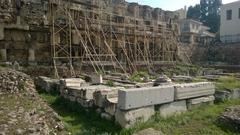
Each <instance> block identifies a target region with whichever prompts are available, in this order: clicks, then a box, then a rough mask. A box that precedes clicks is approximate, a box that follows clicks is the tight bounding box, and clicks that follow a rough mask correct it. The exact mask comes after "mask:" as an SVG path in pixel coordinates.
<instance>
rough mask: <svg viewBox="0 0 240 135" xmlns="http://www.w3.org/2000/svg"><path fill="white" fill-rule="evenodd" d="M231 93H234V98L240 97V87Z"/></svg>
mask: <svg viewBox="0 0 240 135" xmlns="http://www.w3.org/2000/svg"><path fill="white" fill-rule="evenodd" d="M231 93H232V99H239V98H240V89H233V90H232V91H231Z"/></svg>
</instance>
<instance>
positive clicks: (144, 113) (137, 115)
mask: <svg viewBox="0 0 240 135" xmlns="http://www.w3.org/2000/svg"><path fill="white" fill-rule="evenodd" d="M154 114H155V110H154V106H149V107H144V108H139V109H133V110H128V111H123V110H119V109H117V111H116V114H115V120H116V122H117V123H118V124H120V126H122V127H125V128H127V127H130V126H132V125H134V124H135V123H136V122H139V121H140V122H145V121H147V120H148V119H150V118H151V117H152V116H153V115H154Z"/></svg>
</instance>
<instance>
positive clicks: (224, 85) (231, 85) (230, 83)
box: [216, 76, 240, 90]
mask: <svg viewBox="0 0 240 135" xmlns="http://www.w3.org/2000/svg"><path fill="white" fill-rule="evenodd" d="M216 88H217V90H226V89H227V90H232V89H236V88H240V80H239V79H237V78H235V77H234V76H221V77H220V78H218V80H217V81H216Z"/></svg>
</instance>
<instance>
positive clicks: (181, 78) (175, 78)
mask: <svg viewBox="0 0 240 135" xmlns="http://www.w3.org/2000/svg"><path fill="white" fill-rule="evenodd" d="M172 80H173V81H176V82H179V81H180V82H191V81H192V80H193V78H192V77H191V76H173V77H172Z"/></svg>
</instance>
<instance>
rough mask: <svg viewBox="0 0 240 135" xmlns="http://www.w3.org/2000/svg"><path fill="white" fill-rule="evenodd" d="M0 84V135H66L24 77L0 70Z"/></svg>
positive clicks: (30, 81) (28, 79)
mask: <svg viewBox="0 0 240 135" xmlns="http://www.w3.org/2000/svg"><path fill="white" fill-rule="evenodd" d="M0 80H1V81H0V98H1V99H0V118H1V119H0V123H1V124H0V131H1V133H0V134H6V135H7V134H16V135H25V134H41V135H49V134H59V135H65V134H68V132H67V131H66V130H65V128H64V125H63V123H62V122H61V121H60V119H59V116H58V115H57V114H56V113H55V112H54V111H53V110H52V109H51V108H50V107H49V106H48V105H47V104H46V103H45V101H43V100H42V99H41V97H40V96H39V95H38V93H37V91H36V89H35V86H34V82H33V80H32V79H31V78H30V77H29V76H28V75H26V74H24V73H21V72H18V71H14V70H9V69H1V71H0Z"/></svg>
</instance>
